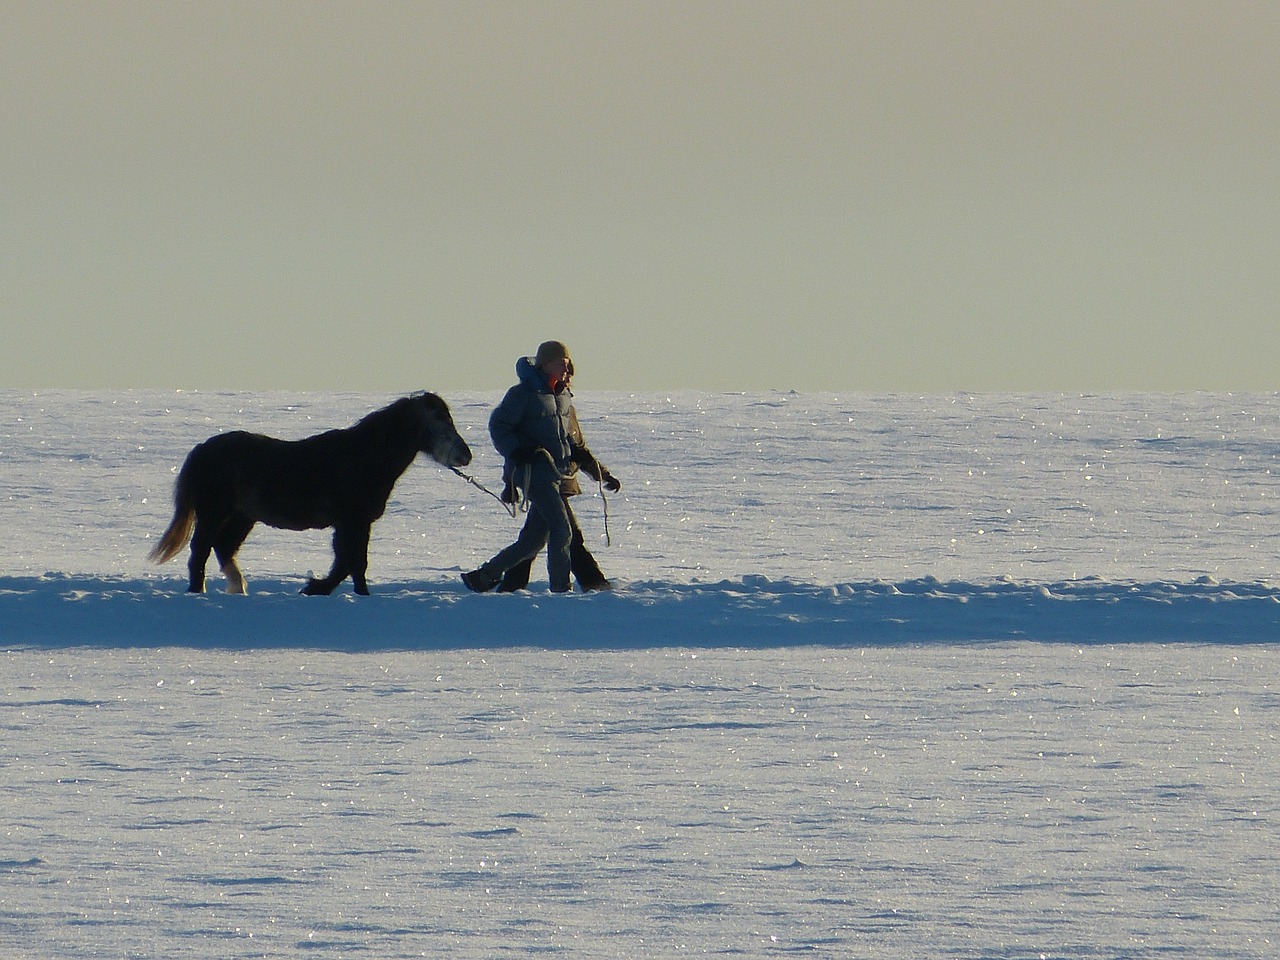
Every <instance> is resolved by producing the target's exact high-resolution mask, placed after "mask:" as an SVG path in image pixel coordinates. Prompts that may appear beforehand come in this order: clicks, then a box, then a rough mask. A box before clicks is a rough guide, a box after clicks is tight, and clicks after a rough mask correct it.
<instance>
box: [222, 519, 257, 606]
mask: <svg viewBox="0 0 1280 960" xmlns="http://www.w3.org/2000/svg"><path fill="white" fill-rule="evenodd" d="M253 524H254V521H253V520H250V519H249V518H248V517H245V516H236V517H232V518H231V519H230V520H228V521H227V522H226V523H224V524H223V525H222V529H221V530H219V531H218V539H217V540H216V541H215V542H214V544H213V551H214V553H215V554H217V557H218V565H219V566H220V567H221V568H222V575H223V576H224V577H226V578H227V593H240V594H243V593H248V588H247V586H246V584H245V582H244V574H243V573H241V572H240V565H239V564H237V563H236V551H238V550H239V549H240V545H241V544H242V543H244V541H245V538H246V537H247V536H249V531H250V530H252V529H253Z"/></svg>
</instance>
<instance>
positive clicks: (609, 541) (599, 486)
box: [596, 477, 613, 547]
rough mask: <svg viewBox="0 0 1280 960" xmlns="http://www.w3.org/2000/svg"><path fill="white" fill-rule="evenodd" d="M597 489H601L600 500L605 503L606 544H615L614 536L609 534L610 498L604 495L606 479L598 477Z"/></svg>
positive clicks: (609, 545)
mask: <svg viewBox="0 0 1280 960" xmlns="http://www.w3.org/2000/svg"><path fill="white" fill-rule="evenodd" d="M596 489H597V490H599V491H600V501H601V502H602V503H603V504H604V545H605V546H606V547H612V546H613V538H612V537H610V536H609V498H608V497H606V496H605V495H604V480H603V478H602V477H596Z"/></svg>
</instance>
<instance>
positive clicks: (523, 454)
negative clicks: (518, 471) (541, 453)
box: [507, 447, 538, 467]
mask: <svg viewBox="0 0 1280 960" xmlns="http://www.w3.org/2000/svg"><path fill="white" fill-rule="evenodd" d="M537 456H538V448H537V447H519V448H517V449H515V450H512V451H511V456H509V457H507V459H508V460H510V461H511V462H512V463H513V464H515V465H516V466H517V467H523V466H527V465H528V464H530V463H533V461H534V459H535V458H536V457H537Z"/></svg>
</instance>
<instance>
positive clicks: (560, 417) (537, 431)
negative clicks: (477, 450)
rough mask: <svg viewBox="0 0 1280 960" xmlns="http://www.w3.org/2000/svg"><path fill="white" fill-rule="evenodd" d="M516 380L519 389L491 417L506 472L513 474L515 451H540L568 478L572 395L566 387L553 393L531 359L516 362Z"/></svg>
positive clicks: (571, 449) (492, 435)
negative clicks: (544, 452)
mask: <svg viewBox="0 0 1280 960" xmlns="http://www.w3.org/2000/svg"><path fill="white" fill-rule="evenodd" d="M516 378H517V380H518V382H517V383H516V385H515V386H513V387H511V389H509V390H508V391H507V393H506V396H504V397H503V398H502V402H501V403H499V404H498V405H497V406H496V407H494V408H493V413H491V414H490V415H489V436H490V438H491V439H492V440H493V446H494V449H495V450H497V451H498V453H500V454H502V458H503V460H504V461H505V464H504V470H503V472H504V473H507V474H509V473H510V472H511V467H512V461H511V457H512V455H513V454H514V453H516V451H531V450H535V449H539V450H545V451H546V452H547V453H548V454H550V455H551V463H552V465H553V466H554V467H555V468H556V469H557V470H558V471H560V473H561V474H568V473H569V472H570V470H571V466H570V465H571V463H572V462H573V453H574V443H573V428H572V420H571V417H572V411H573V394H571V393H570V392H569V390H568V388H567V387H566V386H563V385H562V386H561V387H560V388H559V389H558V390H556V391H554V392H553V391H552V389H551V384H550V383H549V382H548V381H547V377H546V375H545V374H543V372H542V371H541V370H539V369H538V368H537V367H535V366H534V365H533V358H532V357H521V358H520V359H519V360H517V361H516Z"/></svg>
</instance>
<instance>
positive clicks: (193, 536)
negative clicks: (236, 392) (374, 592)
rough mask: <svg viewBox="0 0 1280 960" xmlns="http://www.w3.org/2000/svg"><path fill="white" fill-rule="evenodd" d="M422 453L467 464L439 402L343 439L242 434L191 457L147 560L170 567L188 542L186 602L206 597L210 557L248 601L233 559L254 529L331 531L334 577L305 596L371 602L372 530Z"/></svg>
mask: <svg viewBox="0 0 1280 960" xmlns="http://www.w3.org/2000/svg"><path fill="white" fill-rule="evenodd" d="M419 451H421V452H422V453H426V454H428V455H430V456H431V458H432V459H434V460H436V461H437V462H439V463H442V464H444V465H445V466H446V467H465V466H466V465H467V464H468V463H470V462H471V450H470V448H468V447H467V444H466V442H465V441H464V440H463V439H462V437H460V436H459V435H458V430H457V428H456V427H455V426H454V425H453V417H452V416H450V415H449V407H448V405H447V404H446V403H445V402H444V401H443V400H441V399H440V398H439V397H437V396H436V395H435V394H434V393H415V394H414V395H413V396H410V397H402V398H401V399H399V400H397V401H396V402H395V403H392V404H390V405H389V406H386V407H383V408H382V409H381V410H375V411H374V412H373V413H371V414H369V415H368V416H367V417H365V418H364V419H362V420H361V421H360V422H359V423H356V424H355V425H354V426H350V427H347V428H346V429H345V430H330V431H328V432H327V433H320V434H317V435H316V436H314V437H307V438H306V439H305V440H276V439H274V438H273V437H264V436H262V435H261V434H257V433H246V432H244V431H243V430H235V431H232V432H230V433H222V434H218V435H217V436H214V437H210V438H209V439H208V440H206V441H204V443H201V444H199V445H197V446H196V447H195V448H194V449H193V450H192V451H191V453H189V454H188V455H187V460H186V462H185V463H184V464H183V465H182V471H181V472H180V473H179V474H178V482H177V485H176V486H175V488H174V494H173V501H174V511H173V520H172V522H170V524H169V529H167V530H166V531H165V532H164V536H163V537H161V539H160V542H159V543H158V544H156V546H155V549H153V550H152V551H151V554H150V557H151V559H152V560H153V561H155V562H156V563H164V562H165V561H167V560H172V559H173V558H174V557H175V556H177V555H178V553H179V552H180V551H181V550H182V548H183V546H184V545H185V544H186V542H187V539H188V538H190V540H191V560H190V561H189V563H188V564H187V569H188V570H190V572H191V583H190V585H189V586H188V587H187V590H188V592H190V593H203V592H204V567H205V563H206V562H207V561H208V559H209V551H210V550H212V551H213V552H214V553H215V554H217V557H218V563H219V564H220V565H221V567H222V572H223V574H224V575H225V576H226V578H227V592H228V593H244V592H245V582H244V576H243V575H242V574H241V573H240V568H239V566H237V565H236V551H237V550H239V549H240V545H241V544H242V543H244V541H245V538H246V537H247V536H249V531H250V530H252V529H253V525H254V524H255V523H258V522H262V523H265V524H268V525H269V526H272V527H280V528H282V529H285V530H314V529H320V528H323V527H333V569H332V570H330V571H329V575H328V576H326V577H325V578H324V579H322V580H316V579H314V578H313V579H310V580H308V581H307V585H306V586H305V587H304V588H303V590H302V592H303V593H307V594H330V593H332V592H333V590H334V588H335V587H337V586H338V584H340V583H341V582H342V581H343V580H345V579H346V578H347V577H348V576H350V577H351V582H352V584H353V585H354V587H355V591H356V593H359V594H368V592H369V585H368V584H367V583H366V582H365V571H366V569H367V568H368V566H369V528H370V527H372V526H373V522H374V521H375V520H377V519H378V518H379V517H381V516H382V514H383V511H385V510H386V508H387V499H388V498H389V497H390V496H391V490H392V488H393V487H394V486H395V483H396V481H397V480H398V479H400V475H401V474H402V473H404V472H405V470H407V469H408V467H409V464H410V463H412V462H413V458H414V457H416V456H417V455H418V453H419ZM193 530H194V532H193Z"/></svg>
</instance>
